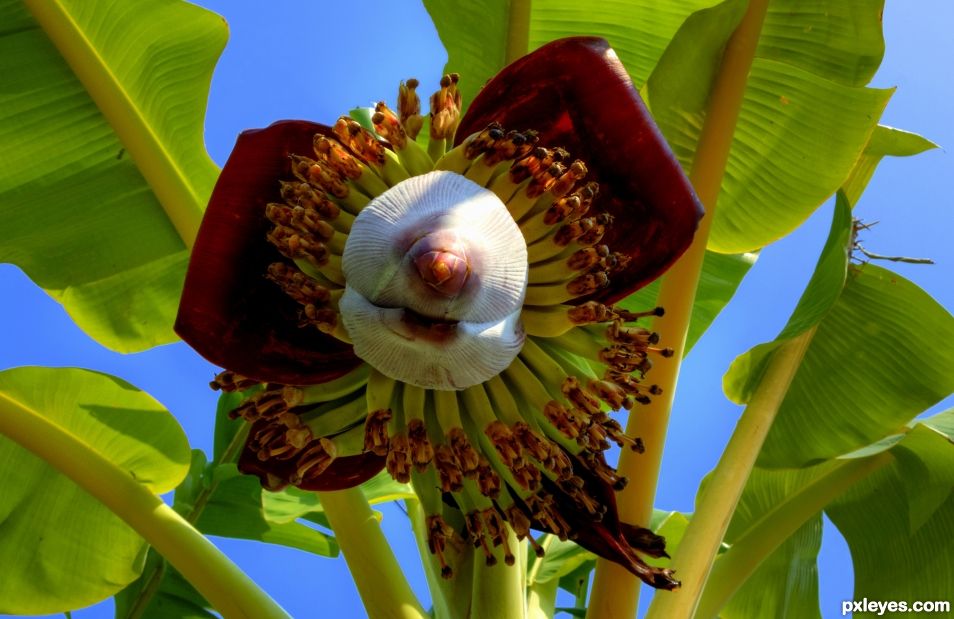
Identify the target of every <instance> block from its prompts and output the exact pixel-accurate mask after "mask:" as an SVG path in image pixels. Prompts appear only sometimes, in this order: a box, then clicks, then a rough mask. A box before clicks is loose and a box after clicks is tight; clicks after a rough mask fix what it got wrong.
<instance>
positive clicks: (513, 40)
mask: <svg viewBox="0 0 954 619" xmlns="http://www.w3.org/2000/svg"><path fill="white" fill-rule="evenodd" d="M530 9H531V6H530V0H510V12H509V15H508V16H507V17H508V19H507V50H506V55H505V56H504V64H510V63H511V62H513V61H514V60H516V59H518V58H520V57H522V56H525V55H526V54H527V52H528V51H530Z"/></svg>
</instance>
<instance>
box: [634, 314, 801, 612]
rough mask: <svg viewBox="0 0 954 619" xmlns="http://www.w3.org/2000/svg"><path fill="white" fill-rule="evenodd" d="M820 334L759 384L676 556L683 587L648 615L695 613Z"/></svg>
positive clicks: (784, 351) (790, 350) (785, 353)
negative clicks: (747, 484) (768, 438)
mask: <svg viewBox="0 0 954 619" xmlns="http://www.w3.org/2000/svg"><path fill="white" fill-rule="evenodd" d="M814 335H815V328H814V327H812V328H811V329H808V330H807V331H805V332H803V333H801V334H799V335H796V336H795V337H793V338H791V339H789V340H786V341H785V342H783V343H782V344H780V345H779V347H778V348H777V349H776V350H775V351H774V352H773V353H772V357H771V359H770V360H769V362H768V367H767V368H766V369H765V375H764V376H763V377H762V380H761V382H760V383H759V386H758V388H757V389H756V390H755V393H754V394H753V395H752V398H751V399H750V400H749V403H748V405H747V406H746V407H745V410H744V411H743V412H742V417H741V418H740V419H739V423H738V425H737V426H736V428H735V431H734V432H733V433H732V438H730V439H729V444H728V445H727V446H726V448H725V451H724V452H723V453H722V457H721V458H720V459H719V463H718V464H717V465H716V468H715V470H714V471H713V472H712V477H711V479H710V481H709V485H708V486H707V487H706V490H705V492H704V493H702V495H701V497H699V498H698V499H697V505H698V507H697V508H696V512H695V515H694V516H693V517H692V520H690V521H689V526H688V527H687V528H686V533H685V535H684V536H683V538H682V542H681V543H680V544H679V547H678V548H677V549H676V552H675V554H674V555H673V558H672V564H671V565H672V568H673V569H674V570H676V572H677V574H678V575H679V579H680V580H681V581H682V588H680V589H679V590H677V591H676V592H674V593H673V594H672V595H660V596H656V597H655V598H654V599H653V602H652V604H651V605H650V606H649V613H648V614H647V615H646V619H659V618H666V619H680V618H683V617H685V618H686V619H688V618H689V617H692V616H693V615H694V613H695V610H696V606H697V605H698V603H699V598H700V596H701V595H702V589H703V587H704V586H705V581H706V578H707V577H708V576H709V570H710V569H711V568H712V562H713V561H715V557H716V553H717V552H718V551H719V545H720V544H721V543H722V538H723V537H724V536H725V531H726V529H727V528H728V527H729V522H730V521H731V520H732V514H733V512H734V511H735V506H736V504H738V502H739V497H740V496H741V495H742V490H743V488H745V482H746V481H747V480H748V479H749V473H751V471H752V467H753V466H754V465H755V459H756V458H757V457H758V455H759V451H760V450H761V449H762V443H763V442H764V441H765V435H766V434H768V431H769V428H771V427H772V422H773V421H774V420H775V414H776V413H777V412H778V408H779V406H781V404H782V401H783V400H784V399H785V394H786V393H788V387H789V385H790V384H791V383H792V379H793V378H794V377H795V373H796V372H797V371H798V367H799V366H800V365H801V362H802V357H804V356H805V351H806V350H808V345H809V344H810V343H811V341H812V337H813V336H814Z"/></svg>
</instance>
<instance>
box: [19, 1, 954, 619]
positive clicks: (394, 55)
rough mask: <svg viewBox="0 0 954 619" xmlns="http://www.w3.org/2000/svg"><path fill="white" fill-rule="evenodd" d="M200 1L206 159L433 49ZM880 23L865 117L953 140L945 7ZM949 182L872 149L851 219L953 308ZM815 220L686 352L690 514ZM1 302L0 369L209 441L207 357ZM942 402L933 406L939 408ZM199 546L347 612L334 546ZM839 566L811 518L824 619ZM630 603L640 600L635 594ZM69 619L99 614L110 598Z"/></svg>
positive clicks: (422, 33)
mask: <svg viewBox="0 0 954 619" xmlns="http://www.w3.org/2000/svg"><path fill="white" fill-rule="evenodd" d="M199 4H202V5H204V6H207V7H208V8H210V9H212V10H214V11H216V12H218V13H220V14H222V15H223V16H225V18H226V19H227V21H228V22H229V24H230V30H231V41H230V43H229V45H228V47H227V49H226V51H225V53H224V55H223V57H222V61H221V63H220V64H219V66H218V68H217V70H216V74H215V78H214V80H213V83H212V91H211V95H210V101H209V115H208V120H207V123H206V131H207V134H206V141H207V145H208V148H209V152H210V153H211V155H212V157H213V159H215V160H216V162H217V163H219V164H220V165H221V164H223V163H224V161H225V159H226V158H227V156H228V153H229V151H230V149H231V146H232V144H233V143H234V140H235V136H236V135H237V134H238V133H239V132H240V131H241V130H243V129H246V128H254V127H261V126H265V125H267V124H269V123H271V122H273V121H274V120H278V119H282V118H305V119H310V120H316V121H323V122H330V121H333V120H334V119H335V118H337V116H339V115H340V114H342V113H345V112H346V111H347V110H348V109H350V108H351V107H355V106H358V105H367V104H370V103H373V102H374V101H377V100H380V99H382V98H384V99H386V100H388V101H389V102H391V103H393V100H394V97H395V93H396V86H397V83H398V81H399V80H401V79H406V78H407V77H410V76H416V77H418V78H420V79H421V80H422V83H423V84H424V86H422V93H427V92H428V91H429V89H430V86H431V85H434V84H436V82H437V80H438V79H439V76H440V74H441V71H442V67H443V65H444V62H445V61H446V54H445V52H444V50H443V47H442V46H441V44H440V41H439V40H438V38H437V35H436V33H435V31H434V29H433V26H432V25H431V23H430V20H429V18H428V16H427V14H426V12H425V11H424V10H423V8H422V7H420V6H418V5H417V4H416V3H413V2H387V1H384V0H378V1H372V0H361V1H358V0H354V1H352V2H350V3H347V4H345V3H333V4H329V3H318V2H311V3H308V2H297V1H296V2H292V1H280V2H279V1H275V2H271V3H269V4H268V7H269V8H268V11H267V12H262V9H261V7H262V6H263V4H262V3H259V2H253V1H251V0H241V1H239V0H205V1H203V2H199ZM884 21H885V36H886V39H887V52H886V55H885V59H884V62H883V65H882V68H881V70H880V72H879V73H878V75H877V76H876V78H875V80H874V84H873V85H875V86H878V87H893V86H896V87H897V88H898V90H897V92H896V93H895V95H894V97H893V99H892V101H891V102H890V104H889V105H888V108H887V111H886V113H885V116H884V118H883V119H882V123H884V124H888V125H892V126H896V127H900V128H903V129H907V130H911V131H915V132H918V133H921V134H922V135H925V136H926V137H928V138H930V139H932V140H934V141H935V142H937V143H939V144H941V145H942V146H943V145H948V146H950V145H954V112H952V111H951V110H952V109H954V106H952V105H951V101H954V82H952V81H951V80H950V79H949V75H950V64H951V62H952V61H954V37H952V36H951V35H950V31H951V28H952V27H954V4H951V3H950V2H949V0H930V1H929V0H922V1H921V2H906V1H904V0H888V3H887V7H886V9H885V17H884ZM465 79H466V76H465ZM951 178H954V163H952V157H951V154H950V153H949V152H948V151H945V150H944V149H943V148H942V149H939V150H934V151H931V152H928V153H926V154H923V155H920V156H918V157H914V158H907V159H889V160H886V161H885V162H884V163H883V164H882V165H881V168H880V169H879V171H878V173H877V174H876V176H875V178H874V180H873V182H872V183H871V185H870V186H869V189H868V191H867V193H866V194H865V196H864V197H863V198H862V199H861V201H860V202H859V204H858V206H857V210H856V214H857V215H858V216H860V217H861V218H862V219H864V220H865V221H868V222H870V221H879V222H880V224H879V225H878V226H876V227H875V228H874V229H872V230H871V231H869V232H868V233H867V234H866V235H865V237H864V238H865V246H866V247H867V248H868V249H869V250H871V251H874V252H877V253H880V254H887V255H905V256H919V257H922V256H923V257H930V258H933V259H934V260H935V261H936V262H937V264H936V265H935V266H913V265H904V264H901V265H889V266H891V268H894V269H895V270H897V271H898V272H900V273H901V274H902V275H904V276H905V277H908V278H909V279H911V280H913V281H914V282H916V283H917V284H919V285H920V286H921V287H923V288H924V289H925V290H927V291H928V292H929V293H931V294H932V295H933V296H934V297H935V298H936V299H938V300H939V301H940V302H941V303H942V304H943V305H945V306H946V307H949V308H950V307H954V285H952V277H951V266H952V263H954V243H951V241H950V239H949V235H950V234H951V231H952V230H954V225H952V224H954V214H952V201H951V198H950V186H951V184H950V180H951ZM830 218H831V204H826V205H824V206H823V207H822V208H820V209H819V211H818V212H817V213H816V214H815V215H814V216H813V217H812V218H811V219H810V220H809V221H807V222H806V223H805V224H804V225H803V226H802V227H801V228H799V229H798V230H797V231H795V232H794V233H793V234H792V235H790V236H789V237H787V238H785V239H783V240H781V241H779V242H778V243H776V244H774V245H772V246H770V247H768V248H767V249H765V251H764V252H763V255H762V257H761V259H760V260H759V262H758V263H757V264H756V266H755V267H754V268H753V270H752V272H751V273H750V275H749V276H748V278H747V279H746V280H745V281H744V282H743V284H742V286H741V287H740V289H739V292H738V294H737V296H736V298H735V299H734V300H733V302H732V303H731V304H730V306H729V307H728V308H727V309H726V310H725V312H724V313H723V314H722V315H721V316H720V317H719V318H718V319H717V321H716V323H715V324H714V325H713V327H712V329H710V331H709V332H708V333H707V335H706V336H705V337H704V338H703V340H702V341H701V342H700V344H699V345H698V346H697V348H696V349H695V350H694V351H693V353H692V354H691V355H690V357H689V359H688V360H687V361H686V363H685V366H684V369H683V373H682V380H681V384H680V388H679V391H678V394H677V398H676V405H675V410H674V413H673V419H672V426H671V430H670V436H669V439H668V444H667V448H666V457H665V460H664V462H663V473H662V479H661V482H660V490H659V495H658V497H657V505H658V506H659V507H660V508H664V509H678V510H682V511H691V510H692V506H693V498H694V495H695V490H696V487H697V485H698V482H699V480H700V478H701V477H702V476H703V475H704V474H705V473H706V472H707V471H709V470H710V469H711V468H712V467H713V466H714V464H715V462H716V460H717V459H718V456H719V454H720V453H721V449H722V447H723V446H724V445H725V442H726V441H727V439H728V437H729V434H730V433H731V431H732V428H733V426H734V423H735V420H736V419H737V417H738V415H739V413H740V409H739V407H737V406H735V405H733V404H731V403H729V402H728V401H727V400H726V399H725V397H724V396H723V395H722V390H721V377H722V374H723V373H724V371H725V369H726V368H727V367H728V365H729V363H730V362H731V361H732V359H733V358H735V356H737V355H738V354H740V353H742V352H744V351H745V350H747V349H748V348H750V347H751V346H752V345H754V344H757V343H759V342H763V341H766V340H769V339H772V338H773V337H774V336H775V334H776V333H777V332H778V331H779V330H780V329H781V327H782V325H783V324H784V323H785V320H786V319H787V317H788V315H789V313H790V312H791V310H792V308H793V307H794V305H795V302H796V301H797V298H798V295H799V294H800V292H801V290H802V287H803V286H804V284H805V283H806V282H807V280H808V277H809V275H810V273H811V269H812V268H813V266H814V263H815V259H816V256H817V254H818V252H819V250H820V248H821V246H822V244H823V242H824V239H825V235H826V234H827V229H828V225H829V222H830ZM0 297H2V298H3V299H4V300H5V301H6V302H4V303H0V330H2V333H0V341H3V342H4V345H3V346H2V347H0V368H7V367H13V366H18V365H51V366H81V367H88V368H92V369H96V370H100V371H104V372H108V373H111V374H115V375H117V376H120V377H122V378H124V379H126V380H128V381H130V382H131V383H133V384H135V385H137V386H139V387H141V388H143V389H145V390H146V391H148V392H149V393H151V394H152V395H153V396H155V397H156V398H157V399H158V400H160V401H161V402H163V404H165V405H166V406H167V407H168V408H169V410H171V411H172V412H173V413H174V414H175V415H176V417H177V418H178V419H179V420H180V422H181V423H182V425H183V426H184V427H185V429H186V431H187V433H188V435H189V437H190V440H191V442H192V444H193V446H194V447H197V448H202V449H206V450H207V451H208V450H210V449H211V431H212V419H213V410H214V404H215V396H214V394H213V392H211V391H210V390H209V389H208V388H207V381H208V380H209V378H210V377H211V376H212V375H213V374H214V372H215V371H216V370H215V369H214V368H213V367H212V366H211V365H209V364H208V363H206V362H205V361H203V360H202V359H200V358H199V357H198V356H197V355H196V354H195V353H193V352H192V351H191V350H190V349H189V348H188V347H187V346H185V345H184V344H181V343H180V344H175V345H170V346H164V347H160V348H157V349H154V350H151V351H147V352H145V353H140V354H136V355H127V356H123V355H119V354H115V353H112V352H110V351H107V350H105V349H104V348H102V347H101V346H99V345H98V344H96V343H95V342H93V341H91V340H90V339H89V338H87V337H86V336H85V335H84V334H83V333H82V332H80V331H79V330H78V329H77V328H76V327H75V326H73V324H72V322H71V321H70V320H69V318H68V317H67V316H66V314H65V313H64V312H63V310H62V309H61V308H60V306H59V305H57V304H56V303H55V302H54V301H52V300H50V299H49V298H48V297H47V296H46V295H44V294H43V293H42V292H41V291H39V290H38V289H36V288H35V287H34V286H33V285H32V284H31V283H30V282H29V280H28V279H27V278H26V277H25V276H24V275H23V274H22V273H21V272H20V271H19V270H18V269H16V268H15V267H12V266H8V265H0ZM898 311H902V312H903V311H904V309H903V308H898ZM846 361H850V360H846ZM950 405H951V404H950V401H948V404H947V406H946V407H948V406H950ZM946 407H944V408H946ZM937 410H940V407H938V409H937ZM383 511H384V515H385V518H384V527H385V530H386V532H387V533H388V535H389V537H390V538H391V539H392V540H394V544H395V548H396V552H397V554H398V556H399V558H400V560H401V562H402V564H403V565H405V566H406V571H407V573H408V574H409V578H410V579H411V581H412V585H413V586H414V588H415V589H416V590H417V591H418V593H419V594H420V595H421V596H422V597H424V598H425V599H426V596H427V593H426V586H425V584H424V578H423V573H422V570H421V567H420V563H419V560H418V557H417V551H416V548H415V547H414V545H413V540H412V539H411V536H410V533H409V528H408V526H407V523H406V521H405V520H404V516H403V514H402V513H401V512H400V511H398V510H397V509H396V508H393V507H385V508H384V509H383ZM215 541H216V543H217V544H218V545H219V546H220V547H221V548H222V549H223V550H224V551H225V552H226V553H228V554H229V556H231V557H232V558H233V559H234V560H235V561H236V562H237V563H238V564H239V565H240V566H241V567H242V568H243V569H245V570H246V571H247V572H248V573H249V574H250V575H251V576H252V578H254V579H255V580H256V581H258V582H259V583H260V584H261V585H262V586H263V588H264V589H266V590H267V591H268V592H269V593H270V594H271V595H273V596H274V597H275V598H276V599H277V600H278V601H279V603H281V604H282V605H283V606H284V607H285V608H286V609H287V610H288V611H289V612H290V613H291V614H292V615H293V616H295V617H301V618H309V617H318V616H337V617H359V616H363V614H364V613H363V610H362V608H361V606H360V601H359V600H358V597H357V593H356V592H355V590H354V588H353V585H352V583H351V580H350V577H349V575H348V572H347V570H346V567H345V564H344V561H343V559H340V558H339V559H325V558H321V557H315V556H311V555H308V554H305V553H303V552H300V551H296V550H291V549H286V548H281V547H275V546H265V545H261V544H254V543H251V542H243V541H237V540H224V539H216V540H215ZM850 568H851V562H850V558H849V557H848V555H847V549H846V547H845V546H844V543H843V542H842V541H841V538H840V536H839V535H838V533H837V531H836V530H835V529H834V528H833V527H831V526H830V525H827V524H826V529H825V537H824V542H823V548H822V554H821V557H820V567H819V570H820V581H821V597H822V613H823V616H825V617H834V616H839V614H840V613H839V609H840V601H841V600H844V599H849V598H851V588H852V580H851V575H850V572H851V569H850ZM647 599H648V596H646V595H644V596H643V602H644V603H645V602H646V600H647ZM73 616H74V617H76V618H77V619H98V618H106V617H112V603H111V602H109V601H107V602H105V603H103V604H100V605H98V606H96V607H93V608H92V609H89V610H86V611H81V612H78V613H74V615H73Z"/></svg>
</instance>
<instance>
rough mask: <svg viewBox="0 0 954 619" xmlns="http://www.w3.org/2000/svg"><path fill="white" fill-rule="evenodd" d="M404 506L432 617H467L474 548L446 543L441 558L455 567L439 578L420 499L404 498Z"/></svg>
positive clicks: (454, 618) (444, 618)
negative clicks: (448, 573)
mask: <svg viewBox="0 0 954 619" xmlns="http://www.w3.org/2000/svg"><path fill="white" fill-rule="evenodd" d="M405 505H407V513H408V516H409V517H410V519H411V527H412V528H413V529H414V539H415V540H416V541H417V551H418V553H420V555H421V561H422V562H423V563H424V575H425V576H426V577H427V586H428V589H430V592H431V598H432V603H433V607H434V609H433V610H434V616H435V617H436V619H457V618H458V617H469V616H470V604H471V597H472V596H471V587H472V585H473V559H472V558H471V556H470V555H472V554H473V553H474V550H473V547H472V546H471V545H470V544H461V545H460V547H459V548H455V546H454V545H453V544H448V546H447V547H446V548H445V549H444V558H445V560H446V561H447V563H448V564H449V565H451V566H452V567H453V568H454V577H453V578H442V577H441V568H440V565H439V563H438V561H437V558H436V557H435V556H434V555H433V554H431V551H430V548H428V546H427V529H426V523H425V516H424V508H423V507H421V502H420V501H418V500H415V499H407V500H405Z"/></svg>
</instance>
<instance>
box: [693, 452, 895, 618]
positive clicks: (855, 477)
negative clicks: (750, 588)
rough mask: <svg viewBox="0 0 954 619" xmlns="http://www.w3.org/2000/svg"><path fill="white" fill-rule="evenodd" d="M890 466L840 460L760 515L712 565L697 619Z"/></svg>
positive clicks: (879, 460) (881, 460) (879, 459)
mask: <svg viewBox="0 0 954 619" xmlns="http://www.w3.org/2000/svg"><path fill="white" fill-rule="evenodd" d="M892 460H893V458H892V457H891V456H890V455H889V453H888V452H881V453H879V454H876V455H874V456H871V457H868V458H857V459H851V460H842V461H840V462H838V464H837V465H836V466H835V467H834V468H833V469H832V470H830V471H828V472H827V473H826V474H825V475H823V476H821V477H819V478H818V479H815V480H813V481H812V482H811V483H809V484H807V485H806V486H805V487H804V488H802V489H800V490H799V491H798V492H796V493H795V494H793V495H792V496H790V497H789V498H788V499H786V500H785V502H783V503H781V504H779V505H776V506H775V507H774V508H773V509H772V510H771V511H770V512H768V513H766V514H765V515H763V516H762V517H761V518H760V519H759V520H758V521H757V522H755V523H754V524H752V526H750V527H749V528H748V530H747V531H746V532H745V533H744V534H743V535H742V537H740V538H738V539H737V540H735V541H734V542H733V543H732V547H731V548H729V550H728V551H726V552H725V553H724V554H722V555H720V556H719V558H718V559H717V560H716V562H715V565H713V567H712V572H711V573H710V574H709V578H708V579H707V580H706V586H705V590H704V591H703V593H702V599H701V600H700V601H699V607H698V610H697V611H696V616H698V617H702V618H706V617H715V616H716V614H717V613H718V612H719V611H720V610H721V609H722V607H723V606H725V604H726V603H727V602H728V601H729V600H730V599H732V596H733V595H735V592H736V591H738V590H739V587H741V586H742V585H743V584H744V583H745V581H746V580H748V578H749V576H751V575H752V573H753V572H754V571H755V570H756V569H757V568H758V567H759V565H761V564H762V561H764V560H765V558H766V557H768V556H769V555H770V554H772V553H773V552H774V551H775V549H776V548H778V547H779V546H780V545H781V544H782V543H783V542H784V541H785V540H787V539H788V538H789V537H791V535H792V534H794V533H795V531H797V530H798V528H799V527H801V526H802V525H803V524H805V523H806V522H807V521H808V519H809V518H811V517H812V516H814V515H815V514H817V513H818V512H820V511H821V510H822V509H824V507H825V506H826V505H828V504H829V503H830V502H831V501H832V500H833V499H835V498H837V497H839V496H841V495H842V494H843V493H844V492H845V490H847V489H848V488H850V487H851V486H853V485H854V484H856V483H857V482H858V481H860V480H862V479H864V478H865V477H867V476H869V475H871V474H872V473H874V472H875V471H876V470H878V469H880V468H881V467H882V466H884V465H886V464H888V463H889V462H891V461H892Z"/></svg>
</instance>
